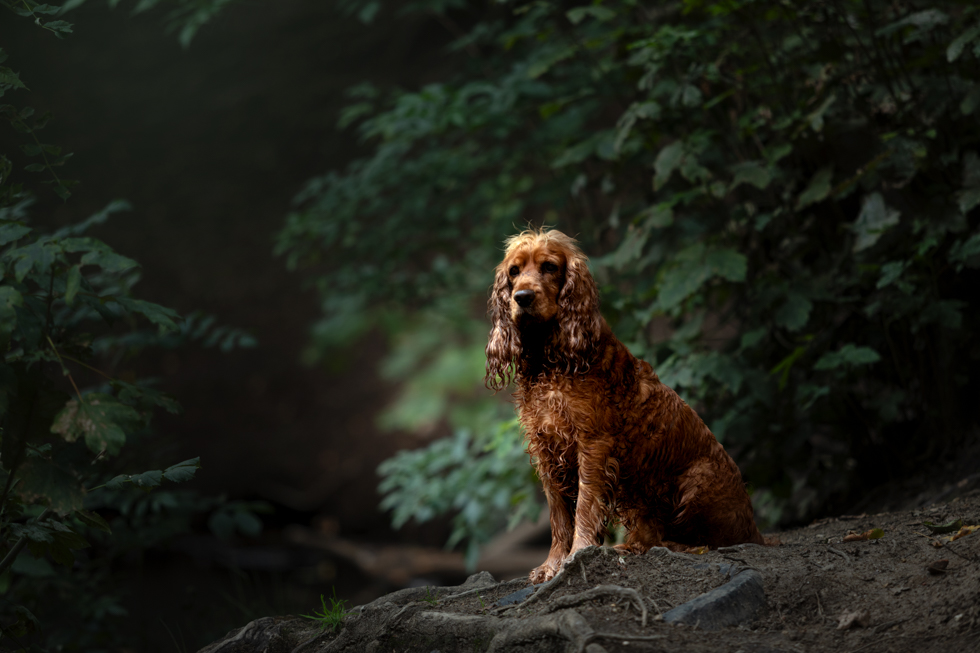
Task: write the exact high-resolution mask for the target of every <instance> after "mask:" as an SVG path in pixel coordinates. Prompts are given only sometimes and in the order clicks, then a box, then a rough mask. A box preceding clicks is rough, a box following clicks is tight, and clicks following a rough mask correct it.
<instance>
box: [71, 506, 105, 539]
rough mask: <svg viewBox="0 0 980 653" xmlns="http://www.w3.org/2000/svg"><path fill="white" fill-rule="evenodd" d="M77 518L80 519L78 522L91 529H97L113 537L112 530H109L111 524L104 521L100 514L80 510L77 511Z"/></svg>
mask: <svg viewBox="0 0 980 653" xmlns="http://www.w3.org/2000/svg"><path fill="white" fill-rule="evenodd" d="M75 517H76V518H78V521H80V522H82V523H83V524H85V525H86V526H88V527H89V528H95V529H97V530H100V531H102V532H103V533H108V534H109V535H112V529H111V528H109V522H107V521H106V520H105V519H103V518H102V516H101V515H99V514H98V513H95V512H90V511H88V510H81V509H79V510H76V511H75Z"/></svg>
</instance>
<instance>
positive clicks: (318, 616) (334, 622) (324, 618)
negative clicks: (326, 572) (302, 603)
mask: <svg viewBox="0 0 980 653" xmlns="http://www.w3.org/2000/svg"><path fill="white" fill-rule="evenodd" d="M320 604H321V606H322V608H321V610H320V611H319V612H317V611H316V610H314V611H313V614H301V615H300V616H301V617H306V618H307V619H312V620H313V621H315V622H317V625H319V626H320V629H321V630H326V629H327V628H329V629H330V630H332V631H337V630H338V629H339V628H340V627H341V626H342V625H343V624H344V618H345V617H346V616H347V611H346V610H345V609H344V608H345V606H346V604H347V600H346V599H339V600H338V599H337V588H336V587H334V588H333V596H332V597H331V598H330V606H329V607H328V606H327V599H325V598H324V597H323V594H321V595H320Z"/></svg>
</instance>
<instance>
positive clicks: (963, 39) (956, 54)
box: [946, 25, 980, 63]
mask: <svg viewBox="0 0 980 653" xmlns="http://www.w3.org/2000/svg"><path fill="white" fill-rule="evenodd" d="M978 36H980V25H974V26H973V27H971V28H970V29H968V30H966V31H965V32H963V33H962V34H960V35H959V36H957V37H956V38H955V39H953V42H952V43H950V44H949V47H948V48H946V60H947V61H949V62H950V63H952V62H954V61H956V60H957V59H959V58H960V54H962V53H963V48H965V47H966V46H967V45H969V44H970V42H971V41H973V39H975V38H977V37H978Z"/></svg>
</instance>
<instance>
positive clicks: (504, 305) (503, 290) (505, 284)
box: [483, 259, 521, 390]
mask: <svg viewBox="0 0 980 653" xmlns="http://www.w3.org/2000/svg"><path fill="white" fill-rule="evenodd" d="M487 312H488V313H489V314H490V321H491V323H492V324H493V327H492V328H491V329H490V339H489V341H488V342H487V375H486V377H485V378H484V379H483V382H484V383H485V384H486V386H487V387H488V388H490V389H492V390H503V389H504V388H506V387H507V386H508V385H510V383H511V381H513V380H514V374H515V365H516V362H515V359H516V358H517V356H518V355H520V353H521V339H520V334H519V333H518V332H517V326H516V325H515V324H514V320H513V319H512V318H511V315H510V281H509V280H508V278H507V261H506V259H505V260H504V261H503V262H502V263H501V264H500V265H498V266H497V273H496V277H494V281H493V287H492V288H491V289H490V299H489V300H488V301H487Z"/></svg>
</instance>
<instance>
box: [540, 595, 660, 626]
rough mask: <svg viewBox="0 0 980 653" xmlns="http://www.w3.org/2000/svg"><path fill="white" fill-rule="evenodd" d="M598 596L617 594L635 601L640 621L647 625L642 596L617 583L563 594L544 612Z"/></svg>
mask: <svg viewBox="0 0 980 653" xmlns="http://www.w3.org/2000/svg"><path fill="white" fill-rule="evenodd" d="M600 596H618V597H623V598H626V599H628V600H630V601H632V602H634V603H636V605H637V607H639V609H640V622H641V624H642V625H643V626H646V625H647V606H646V603H644V602H643V597H641V596H640V593H639V592H637V591H636V590H635V589H631V588H629V587H620V586H619V585H599V586H597V587H593V588H592V589H590V590H586V591H584V592H580V593H578V594H572V595H571V596H563V597H561V598H560V599H557V600H555V601H554V602H553V603H552V604H551V605H549V606H548V607H547V608H545V609H544V613H545V614H547V613H549V612H555V611H556V610H561V609H563V608H570V607H572V606H574V605H580V604H582V603H585V602H586V601H591V600H592V599H596V598H599V597H600Z"/></svg>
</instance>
